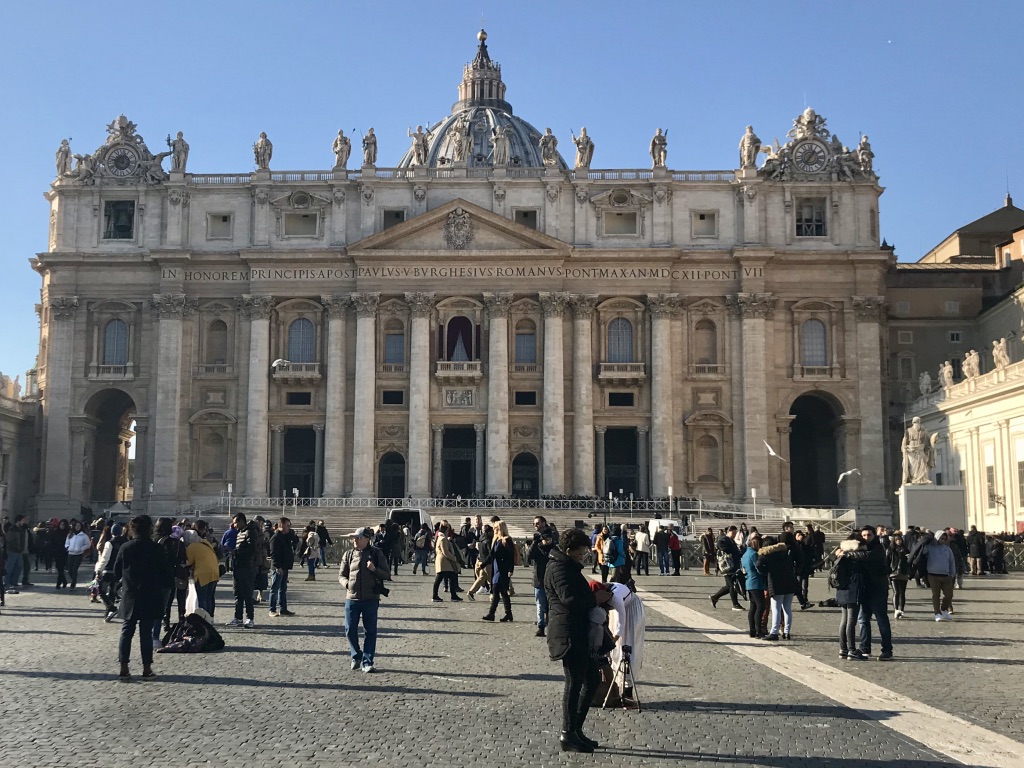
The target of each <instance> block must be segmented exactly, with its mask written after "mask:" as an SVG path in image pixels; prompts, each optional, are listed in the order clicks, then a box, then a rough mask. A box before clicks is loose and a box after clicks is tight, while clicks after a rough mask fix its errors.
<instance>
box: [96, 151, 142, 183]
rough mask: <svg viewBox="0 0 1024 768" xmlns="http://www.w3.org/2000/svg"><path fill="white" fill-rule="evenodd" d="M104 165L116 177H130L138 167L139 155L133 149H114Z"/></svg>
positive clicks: (109, 153) (108, 154)
mask: <svg viewBox="0 0 1024 768" xmlns="http://www.w3.org/2000/svg"><path fill="white" fill-rule="evenodd" d="M104 163H105V165H106V166H107V170H108V171H110V172H111V173H112V174H113V175H114V176H128V175H130V174H131V173H132V172H133V171H135V169H136V168H137V167H138V165H139V155H138V153H137V152H136V151H135V150H134V149H132V148H131V147H114V149H112V150H110V152H108V153H107V158H106V160H105V161H104Z"/></svg>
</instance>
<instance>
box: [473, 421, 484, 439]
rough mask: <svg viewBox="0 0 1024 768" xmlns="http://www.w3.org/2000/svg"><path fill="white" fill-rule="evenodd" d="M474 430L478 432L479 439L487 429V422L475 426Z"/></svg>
mask: <svg viewBox="0 0 1024 768" xmlns="http://www.w3.org/2000/svg"><path fill="white" fill-rule="evenodd" d="M473 429H475V430H476V434H477V437H479V436H480V435H482V434H483V433H484V431H485V430H486V429H487V424H486V423H485V422H479V423H477V424H474V425H473Z"/></svg>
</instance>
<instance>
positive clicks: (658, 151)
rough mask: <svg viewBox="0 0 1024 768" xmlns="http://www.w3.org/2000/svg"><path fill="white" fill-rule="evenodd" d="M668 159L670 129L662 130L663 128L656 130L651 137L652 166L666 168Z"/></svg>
mask: <svg viewBox="0 0 1024 768" xmlns="http://www.w3.org/2000/svg"><path fill="white" fill-rule="evenodd" d="M667 159H668V131H665V132H664V133H662V132H661V128H659V129H658V130H657V131H655V132H654V138H652V139H651V162H652V163H653V165H652V166H651V167H652V168H664V167H665V161H666V160H667Z"/></svg>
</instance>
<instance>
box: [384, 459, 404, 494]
mask: <svg viewBox="0 0 1024 768" xmlns="http://www.w3.org/2000/svg"><path fill="white" fill-rule="evenodd" d="M377 495H378V496H383V497H384V498H388V499H401V498H403V497H404V496H405V458H403V456H402V454H400V453H385V454H384V455H383V456H381V457H380V472H379V474H378V476H377Z"/></svg>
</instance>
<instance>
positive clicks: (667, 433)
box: [643, 293, 679, 498]
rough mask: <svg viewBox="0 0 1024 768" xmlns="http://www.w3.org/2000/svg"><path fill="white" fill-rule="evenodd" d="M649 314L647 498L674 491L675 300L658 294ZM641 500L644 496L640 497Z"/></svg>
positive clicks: (649, 302)
mask: <svg viewBox="0 0 1024 768" xmlns="http://www.w3.org/2000/svg"><path fill="white" fill-rule="evenodd" d="M647 306H648V308H649V309H650V312H651V458H652V464H653V467H652V471H651V494H650V495H651V496H653V497H655V498H658V497H661V496H667V495H668V488H669V486H670V485H671V486H673V487H675V483H674V482H673V481H674V477H673V470H674V468H675V453H674V451H673V446H674V445H675V439H674V437H675V436H674V431H675V423H676V420H675V409H674V408H673V405H674V404H675V400H674V398H673V397H672V375H673V372H674V368H673V365H672V317H673V315H675V313H676V312H678V311H679V297H678V295H676V294H674V293H659V294H657V295H653V296H648V297H647ZM643 495H644V496H646V495H647V494H646V493H644V494H643Z"/></svg>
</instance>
